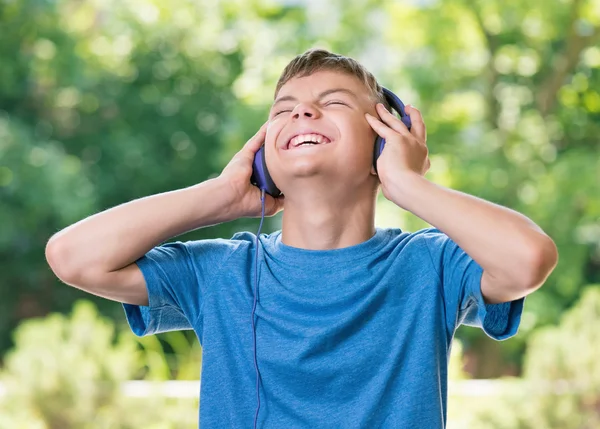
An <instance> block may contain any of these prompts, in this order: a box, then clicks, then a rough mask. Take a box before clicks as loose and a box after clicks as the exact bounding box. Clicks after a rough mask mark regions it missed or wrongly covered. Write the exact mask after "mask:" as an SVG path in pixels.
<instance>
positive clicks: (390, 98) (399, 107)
mask: <svg viewBox="0 0 600 429" xmlns="http://www.w3.org/2000/svg"><path fill="white" fill-rule="evenodd" d="M383 94H384V95H385V99H386V101H387V102H388V103H389V105H390V106H391V107H392V109H394V110H395V111H396V112H398V113H399V114H400V120H401V121H402V122H403V123H404V125H406V126H407V128H408V129H409V130H410V127H411V122H410V117H409V116H408V115H407V114H406V112H405V111H404V103H403V102H402V100H400V99H399V98H398V96H397V95H396V94H394V93H393V92H392V91H390V90H389V89H387V88H383ZM384 146H385V139H384V138H381V137H379V136H377V138H376V139H375V147H374V149H373V167H375V172H377V159H378V158H379V156H380V155H381V152H383V147H384Z"/></svg>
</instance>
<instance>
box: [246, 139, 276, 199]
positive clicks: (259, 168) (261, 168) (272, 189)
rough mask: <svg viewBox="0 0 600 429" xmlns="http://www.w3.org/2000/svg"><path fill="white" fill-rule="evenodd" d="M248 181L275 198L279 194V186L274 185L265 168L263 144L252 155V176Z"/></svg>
mask: <svg viewBox="0 0 600 429" xmlns="http://www.w3.org/2000/svg"><path fill="white" fill-rule="evenodd" d="M250 182H251V183H252V184H253V185H256V186H258V187H259V188H260V189H261V190H264V191H265V192H266V193H267V194H269V195H271V196H273V197H275V198H277V197H279V196H280V195H281V191H280V190H279V188H277V186H275V182H273V179H271V175H270V174H269V170H267V161H266V160H265V147H264V146H261V148H260V149H259V150H258V151H257V152H256V154H255V155H254V162H253V163H252V177H251V178H250Z"/></svg>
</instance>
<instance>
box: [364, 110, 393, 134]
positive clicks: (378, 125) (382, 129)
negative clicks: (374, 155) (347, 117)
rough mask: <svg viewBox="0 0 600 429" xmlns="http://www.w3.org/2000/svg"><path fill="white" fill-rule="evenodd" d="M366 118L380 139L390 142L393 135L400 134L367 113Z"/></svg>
mask: <svg viewBox="0 0 600 429" xmlns="http://www.w3.org/2000/svg"><path fill="white" fill-rule="evenodd" d="M365 117H366V118H367V122H368V123H369V125H370V126H371V128H373V129H374V130H375V132H376V133H377V134H378V135H379V136H380V137H383V138H384V139H386V140H388V139H390V138H391V137H392V136H393V135H395V134H398V133H396V131H394V130H393V129H391V128H390V127H388V126H387V125H386V124H384V123H383V122H381V121H380V120H379V119H377V118H376V117H375V116H373V115H371V114H369V113H365Z"/></svg>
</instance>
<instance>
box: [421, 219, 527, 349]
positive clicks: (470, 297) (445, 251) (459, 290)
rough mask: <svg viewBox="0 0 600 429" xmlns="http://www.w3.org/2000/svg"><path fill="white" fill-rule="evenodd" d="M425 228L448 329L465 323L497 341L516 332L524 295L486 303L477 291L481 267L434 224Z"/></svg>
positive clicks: (479, 289)
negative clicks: (439, 284)
mask: <svg viewBox="0 0 600 429" xmlns="http://www.w3.org/2000/svg"><path fill="white" fill-rule="evenodd" d="M427 231H428V232H427V233H426V234H424V235H423V236H424V238H425V241H426V243H427V248H428V250H429V253H430V255H431V259H432V262H433V264H434V268H435V270H436V271H437V272H438V274H439V277H440V281H441V284H442V290H443V295H444V305H445V310H446V323H447V328H448V331H449V332H451V333H454V330H455V329H456V328H458V326H460V325H467V326H473V327H478V328H482V329H483V331H484V332H485V333H486V334H487V335H488V336H489V337H490V338H493V339H495V340H499V341H500V340H505V339H508V338H510V337H512V336H514V335H516V333H517V331H518V328H519V324H520V322H521V315H522V313H523V305H524V302H525V297H522V298H520V299H517V300H514V301H509V302H503V303H499V304H486V303H485V301H484V300H483V295H482V294H481V276H482V275H483V268H482V267H481V266H480V265H479V264H478V263H477V262H476V261H475V260H474V259H473V258H471V257H470V256H469V255H468V254H467V253H466V252H465V251H464V250H463V249H462V248H460V247H459V246H458V245H457V244H456V243H455V242H454V241H453V240H452V239H450V237H448V236H447V235H446V234H444V233H442V232H441V231H439V230H437V229H435V228H431V229H429V230H427Z"/></svg>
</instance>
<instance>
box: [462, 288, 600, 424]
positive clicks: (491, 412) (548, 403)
mask: <svg viewBox="0 0 600 429" xmlns="http://www.w3.org/2000/svg"><path fill="white" fill-rule="evenodd" d="M599 344H600V285H591V286H589V287H587V288H586V289H585V290H584V292H583V294H582V296H581V298H580V300H579V301H578V302H577V304H576V305H575V306H573V307H572V308H571V309H570V310H568V311H567V312H565V314H564V315H563V317H562V319H561V321H560V324H559V325H558V326H551V327H545V328H542V329H540V330H538V331H536V332H535V333H534V334H533V335H532V337H531V339H530V341H529V343H528V348H527V352H526V356H525V366H524V374H523V382H524V383H523V389H522V390H521V391H520V393H519V394H516V395H515V394H512V395H510V396H508V397H505V398H503V399H502V400H501V401H494V402H493V403H491V402H490V403H488V404H487V405H486V406H485V407H482V408H481V409H480V410H479V411H478V412H477V413H476V414H477V415H476V418H475V421H474V422H473V424H472V425H470V426H469V427H470V428H474V429H488V428H489V429H491V428H494V429H540V428H544V429H598V428H600V359H599V355H598V347H599V346H598V345H599Z"/></svg>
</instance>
